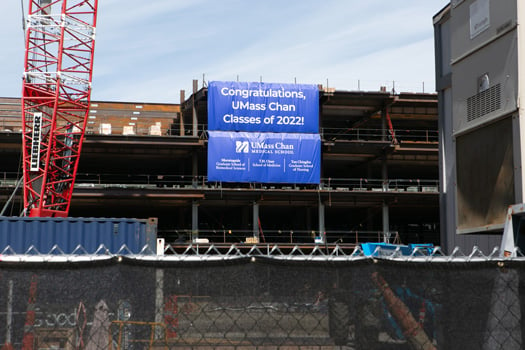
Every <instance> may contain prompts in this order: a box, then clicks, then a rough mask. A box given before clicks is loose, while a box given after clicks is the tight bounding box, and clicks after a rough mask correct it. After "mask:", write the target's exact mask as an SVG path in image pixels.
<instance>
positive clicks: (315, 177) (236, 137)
mask: <svg viewBox="0 0 525 350" xmlns="http://www.w3.org/2000/svg"><path fill="white" fill-rule="evenodd" d="M208 134H209V139H208V181H223V182H262V183H297V184H299V183H308V184H319V181H320V174H321V169H320V164H321V138H320V136H319V134H300V133H296V134H286V133H250V132H229V131H208Z"/></svg>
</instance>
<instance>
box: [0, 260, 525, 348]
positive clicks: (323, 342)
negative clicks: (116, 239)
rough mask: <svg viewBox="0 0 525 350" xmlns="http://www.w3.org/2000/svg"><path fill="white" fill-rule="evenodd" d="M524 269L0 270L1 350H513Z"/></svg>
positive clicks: (113, 264)
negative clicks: (339, 349)
mask: <svg viewBox="0 0 525 350" xmlns="http://www.w3.org/2000/svg"><path fill="white" fill-rule="evenodd" d="M524 268H525V264H524V263H523V262H518V261H514V262H512V261H511V262H506V263H505V265H504V266H502V265H501V263H500V265H498V264H497V263H496V262H481V263H472V262H470V263H447V262H439V263H432V262H429V263H419V262H399V261H391V260H372V259H363V260H356V261H347V262H338V263H336V262H330V261H328V260H327V261H326V262H323V261H315V262H314V261H310V262H307V261H302V262H297V261H286V260H285V259H275V258H264V257H257V258H242V259H237V260H233V261H226V260H225V261H220V262H206V261H204V260H203V261H201V262H199V261H197V262H191V263H189V262H188V263H183V262H177V263H174V262H169V261H164V260H162V259H159V260H158V261H142V260H140V259H131V258H118V259H117V258H115V259H108V260H106V261H102V262H100V261H99V262H84V263H38V264H36V263H17V264H12V263H0V341H1V343H2V344H3V347H4V349H11V348H13V349H22V350H29V349H68V350H77V349H86V350H101V349H126V350H138V349H153V348H155V349H157V348H158V349H160V348H162V349H166V348H182V349H223V350H226V349H248V348H257V349H277V348H278V349H300V348H304V349H331V348H338V347H341V348H345V349H462V350H465V349H521V348H523V345H522V344H523V340H522V334H524V331H523V329H522V328H523V323H522V316H521V315H522V313H523V311H522V306H521V305H523V303H521V301H522V300H523V298H524V296H525V293H524V292H523V290H524V283H523V281H522V280H523V278H521V275H522V273H523V271H524Z"/></svg>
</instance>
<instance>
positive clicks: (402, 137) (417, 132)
mask: <svg viewBox="0 0 525 350" xmlns="http://www.w3.org/2000/svg"><path fill="white" fill-rule="evenodd" d="M321 136H322V138H323V140H325V141H338V140H344V141H383V140H385V141H394V138H395V140H396V141H397V142H403V141H406V142H408V141H410V142H424V143H437V142H438V141H439V137H438V131H437V130H431V129H394V130H393V132H392V131H391V130H383V129H367V128H347V129H343V128H321Z"/></svg>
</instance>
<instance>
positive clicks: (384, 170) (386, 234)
mask: <svg viewBox="0 0 525 350" xmlns="http://www.w3.org/2000/svg"><path fill="white" fill-rule="evenodd" d="M381 175H382V180H383V192H386V191H388V167H387V159H386V155H385V156H383V159H382V163H381ZM389 240H390V217H389V210H388V204H387V203H386V201H383V241H384V242H388V241H389Z"/></svg>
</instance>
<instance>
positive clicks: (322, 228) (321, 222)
mask: <svg viewBox="0 0 525 350" xmlns="http://www.w3.org/2000/svg"><path fill="white" fill-rule="evenodd" d="M325 231H326V229H325V226H324V203H323V202H322V201H321V199H319V235H318V237H321V238H322V240H323V242H322V243H325V240H326V237H325Z"/></svg>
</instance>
